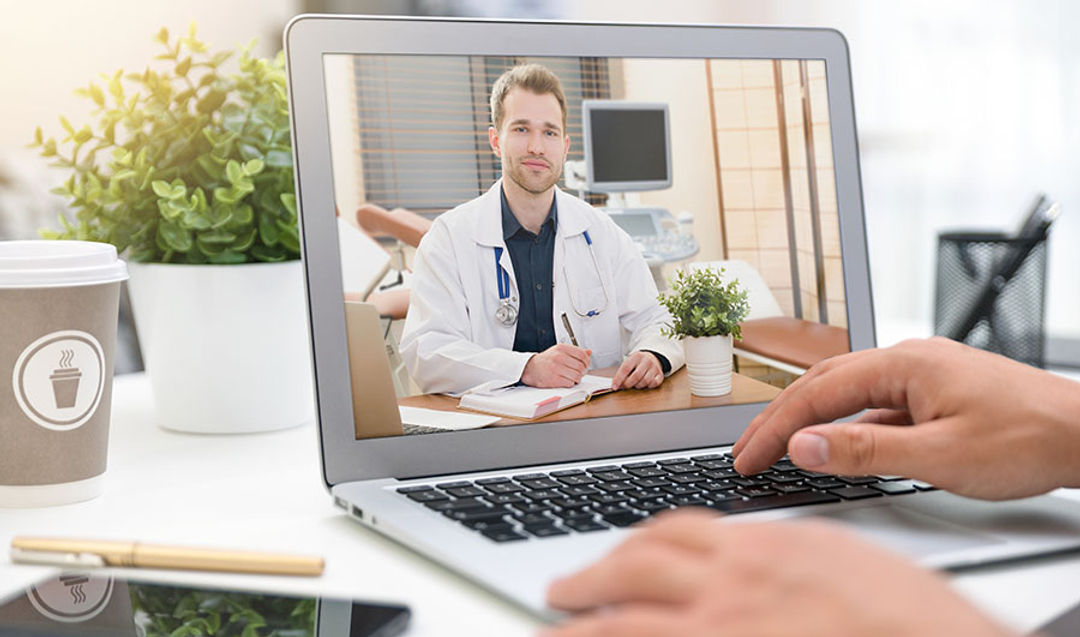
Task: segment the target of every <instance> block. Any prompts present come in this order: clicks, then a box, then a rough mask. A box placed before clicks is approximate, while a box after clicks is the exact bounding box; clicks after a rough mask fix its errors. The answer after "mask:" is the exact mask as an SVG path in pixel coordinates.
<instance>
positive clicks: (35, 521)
mask: <svg viewBox="0 0 1080 637" xmlns="http://www.w3.org/2000/svg"><path fill="white" fill-rule="evenodd" d="M107 476H108V481H107V485H106V490H105V493H104V494H103V495H102V496H100V497H98V498H96V499H94V500H91V501H89V502H83V503H79V504H72V505H67V506H60V507H52V508H43V509H0V546H3V547H7V546H9V545H10V541H11V538H12V537H13V536H14V535H17V534H24V535H34V534H40V535H70V536H77V537H86V538H106V539H138V540H142V541H146V542H158V543H173V544H186V545H202V546H212V547H227V548H243V549H250V550H264V551H286V552H296V553H314V554H321V555H323V556H325V557H326V560H327V568H326V572H325V573H324V574H323V575H322V576H321V577H318V578H291V577H265V576H245V575H228V574H208V573H183V572H174V571H150V570H131V571H129V573H130V575H132V576H138V577H143V578H152V579H158V580H165V581H173V582H185V583H204V584H208V585H218V586H228V585H241V586H244V585H246V586H251V587H257V588H261V589H267V590H279V591H284V592H297V593H307V594H327V595H338V596H348V597H355V598H358V599H371V600H382V601H398V602H404V603H406V604H408V605H409V606H411V607H412V610H413V622H412V629H411V631H410V632H409V635H470V636H472V635H527V634H531V633H533V632H535V631H536V629H537V628H538V627H539V626H540V623H539V622H537V621H536V620H534V619H532V617H531V616H529V615H527V614H526V613H524V612H523V611H520V610H518V609H517V608H516V607H514V606H511V605H510V604H509V603H507V602H504V601H502V600H501V599H499V598H498V597H496V596H494V595H492V594H491V593H488V592H487V591H485V590H483V589H481V588H480V587H478V586H476V585H475V584H473V583H471V582H469V581H468V580H465V579H463V578H461V577H459V576H457V575H455V574H453V573H451V572H449V571H447V570H445V569H443V568H441V567H439V566H437V565H436V564H434V563H432V562H430V561H428V560H426V559H425V558H423V557H421V556H419V555H416V554H414V553H413V552H411V551H409V550H407V549H405V548H403V547H401V546H398V545H397V544H395V543H393V542H391V541H389V540H387V539H384V538H383V537H381V536H379V535H377V534H375V533H374V532H371V531H368V530H367V529H365V528H363V527H361V526H360V525H358V524H356V523H354V522H352V521H350V520H349V519H347V518H346V517H345V516H344V515H343V514H342V513H341V512H339V510H337V509H335V508H334V507H333V506H331V502H330V498H329V496H328V495H327V493H326V491H325V490H324V488H323V485H322V478H321V473H320V469H319V459H318V449H317V436H316V431H315V428H314V426H313V425H311V424H308V425H303V426H301V427H297V428H294V429H290V430H286V431H281V432H274V433H267V434H251V435H243V436H240V435H237V436H228V435H223V436H207V435H190V434H179V433H172V432H168V431H165V430H162V429H160V428H158V427H157V426H156V425H155V424H154V411H153V404H152V400H151V397H150V391H149V385H148V382H147V379H146V378H145V377H144V376H143V375H141V374H136V375H131V376H123V377H118V378H117V379H116V381H115V383H114V402H113V429H112V435H111V439H110V449H109V471H108V474H107ZM1068 495H1069V496H1070V497H1077V499H1080V497H1078V496H1076V495H1075V494H1074V493H1071V492H1070V493H1068ZM55 571H56V569H54V568H51V567H39V566H22V565H19V566H16V565H12V564H10V563H9V561H8V559H7V557H6V551H4V552H3V554H0V597H3V596H7V595H9V594H12V593H16V592H19V591H20V590H21V589H22V588H23V587H25V586H27V585H29V584H31V583H32V582H34V581H35V580H37V579H39V578H43V577H46V576H48V575H50V574H52V573H54V572H55ZM953 581H954V582H955V585H956V587H957V588H958V590H960V591H961V592H962V593H963V594H965V595H967V596H968V597H969V598H971V599H972V600H974V601H975V603H976V604H978V605H979V606H980V607H982V608H984V609H985V610H986V611H987V612H990V613H991V614H993V615H995V616H997V617H999V618H1001V619H1002V620H1004V621H1006V622H1007V623H1009V624H1011V625H1012V626H1014V627H1016V628H1019V629H1023V630H1030V629H1032V628H1034V627H1036V626H1038V625H1040V624H1041V623H1042V622H1044V621H1045V620H1047V619H1049V618H1050V617H1052V616H1054V615H1056V614H1057V613H1058V612H1060V611H1062V610H1064V609H1066V608H1068V607H1069V606H1071V605H1072V604H1074V603H1076V602H1077V601H1078V600H1080V555H1072V556H1068V557H1058V558H1046V559H1041V560H1037V561H1031V562H1026V563H1023V564H1019V565H1012V566H1000V567H994V568H986V569H981V570H978V571H974V572H970V573H966V574H963V575H959V576H957V577H955V578H954V580H953ZM912 612H918V609H912Z"/></svg>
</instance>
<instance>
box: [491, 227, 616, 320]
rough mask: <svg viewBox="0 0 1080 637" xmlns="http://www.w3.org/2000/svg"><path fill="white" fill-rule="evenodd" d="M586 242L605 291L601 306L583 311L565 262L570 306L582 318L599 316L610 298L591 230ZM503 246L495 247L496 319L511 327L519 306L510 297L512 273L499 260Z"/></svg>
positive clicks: (586, 235) (516, 316) (586, 234)
mask: <svg viewBox="0 0 1080 637" xmlns="http://www.w3.org/2000/svg"><path fill="white" fill-rule="evenodd" d="M583 234H584V236H585V243H586V244H587V245H588V246H589V255H590V256H591V257H592V262H593V268H594V269H595V270H596V277H597V278H598V279H599V280H600V289H601V290H602V291H603V293H604V304H603V305H602V306H600V307H599V308H591V309H588V310H585V311H582V310H581V309H580V308H578V305H577V301H575V300H574V294H573V290H572V289H570V276H569V274H568V273H567V272H566V264H565V263H564V264H563V277H564V278H565V279H566V287H567V290H566V291H567V292H568V293H570V307H571V308H572V309H573V310H574V314H577V315H578V316H580V317H581V318H592V317H594V316H598V315H599V314H600V313H601V312H603V311H604V310H606V309H607V307H608V303H609V302H610V299H609V298H608V291H607V284H606V283H604V277H603V276H602V275H601V274H600V262H599V261H597V260H596V248H595V247H594V246H593V241H592V237H590V236H589V231H588V230H586V231H585V232H584V233H583ZM502 253H503V249H502V247H499V246H496V247H495V280H496V281H497V282H498V285H499V307H497V308H496V309H495V320H496V321H498V322H499V323H502V324H503V325H505V326H507V327H509V326H511V325H513V324H515V323H517V319H518V308H517V305H515V303H514V300H512V299H511V298H510V273H509V272H507V271H506V268H504V267H502V264H501V263H499V260H500V259H501V258H502Z"/></svg>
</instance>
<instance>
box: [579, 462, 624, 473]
mask: <svg viewBox="0 0 1080 637" xmlns="http://www.w3.org/2000/svg"><path fill="white" fill-rule="evenodd" d="M618 470H619V467H617V466H615V465H613V464H605V465H600V466H599V467H589V468H588V469H585V471H587V472H588V473H592V474H597V473H607V472H609V471H618Z"/></svg>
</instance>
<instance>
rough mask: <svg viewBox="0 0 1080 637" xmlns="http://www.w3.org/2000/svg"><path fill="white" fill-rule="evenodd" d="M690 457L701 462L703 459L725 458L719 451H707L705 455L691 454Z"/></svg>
mask: <svg viewBox="0 0 1080 637" xmlns="http://www.w3.org/2000/svg"><path fill="white" fill-rule="evenodd" d="M690 459H691V460H693V461H694V462H701V461H703V460H723V459H724V456H722V455H720V454H718V453H707V454H705V455H703V456H690Z"/></svg>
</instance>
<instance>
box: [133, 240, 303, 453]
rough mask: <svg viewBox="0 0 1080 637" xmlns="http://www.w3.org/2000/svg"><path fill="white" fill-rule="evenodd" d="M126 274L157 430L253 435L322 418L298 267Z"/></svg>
mask: <svg viewBox="0 0 1080 637" xmlns="http://www.w3.org/2000/svg"><path fill="white" fill-rule="evenodd" d="M128 267H129V269H130V271H131V279H130V281H129V285H130V287H131V302H132V309H133V311H134V313H135V323H136V328H137V331H138V334H139V342H140V345H141V347H142V352H143V361H144V363H145V364H146V370H147V373H148V374H149V376H150V385H151V389H152V392H153V396H154V404H155V408H156V412H157V419H158V424H159V425H161V426H162V427H165V428H166V429H174V430H177V431H188V432H196V433H249V432H256V431H270V430H274V429H284V428H286V427H294V426H296V425H300V424H303V423H306V422H310V421H313V420H314V400H313V397H312V382H311V363H310V361H309V358H308V342H307V319H306V310H305V302H304V286H303V270H302V268H301V265H300V261H288V262H283V263H249V264H240V265H180V264H161V263H131V264H129V266H128Z"/></svg>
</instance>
